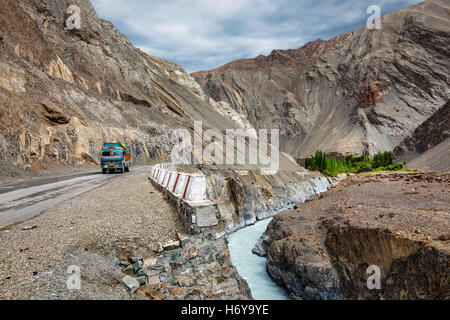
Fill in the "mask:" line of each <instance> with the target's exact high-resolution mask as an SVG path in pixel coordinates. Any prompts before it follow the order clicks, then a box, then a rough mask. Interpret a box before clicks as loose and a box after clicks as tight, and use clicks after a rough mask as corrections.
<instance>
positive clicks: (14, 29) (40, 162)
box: [0, 0, 244, 169]
mask: <svg viewBox="0 0 450 320" xmlns="http://www.w3.org/2000/svg"><path fill="white" fill-rule="evenodd" d="M73 4H75V5H78V6H79V8H80V10H81V11H80V18H81V29H79V30H78V29H73V30H69V29H67V28H66V20H67V19H68V18H69V16H70V14H68V13H67V9H68V7H69V6H70V5H73ZM0 25H1V26H2V27H1V30H0V37H1V39H2V44H1V46H0V161H3V162H6V163H8V164H10V165H17V166H21V167H31V168H36V169H39V168H42V167H48V166H51V165H53V164H55V163H60V164H64V165H78V164H83V163H91V162H96V161H97V160H98V156H99V154H98V152H99V148H100V146H101V143H102V142H103V141H104V140H121V141H126V142H128V143H129V144H130V145H132V148H133V155H134V157H135V159H134V160H135V161H147V160H149V159H156V158H157V159H163V160H164V159H165V158H167V155H168V154H169V152H170V148H171V143H170V137H169V133H170V130H171V129H172V128H177V127H185V128H186V127H187V128H191V127H192V120H194V119H196V120H202V121H203V122H204V125H205V126H207V127H212V128H218V129H224V128H237V127H242V126H244V125H243V121H244V120H243V119H241V118H240V117H239V116H236V115H235V114H231V113H230V112H225V111H224V108H225V109H226V106H225V107H224V105H223V104H218V103H213V105H210V104H208V103H207V102H206V101H205V100H208V99H209V98H206V97H205V95H204V94H203V92H202V89H201V88H200V86H199V85H198V84H197V83H196V82H195V81H194V79H193V78H191V77H190V76H189V75H187V74H186V73H185V72H184V70H183V69H182V68H181V67H179V66H178V65H176V64H174V63H172V62H170V61H166V60H161V59H157V58H154V57H151V56H149V55H147V54H145V53H143V52H142V51H140V50H139V49H137V48H135V47H133V45H132V44H131V43H130V41H129V40H128V39H127V38H126V37H125V36H124V35H123V34H121V33H120V32H119V31H118V30H117V29H115V28H114V26H113V25H112V24H111V23H109V22H107V21H104V20H101V19H99V18H98V17H97V15H96V13H95V11H94V9H93V7H92V5H91V4H90V2H89V1H88V0H79V1H67V0H63V1H61V0H58V1H56V0H44V1H38V0H24V1H14V0H1V1H0Z"/></svg>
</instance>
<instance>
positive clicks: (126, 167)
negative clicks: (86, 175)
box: [100, 142, 131, 174]
mask: <svg viewBox="0 0 450 320" xmlns="http://www.w3.org/2000/svg"><path fill="white" fill-rule="evenodd" d="M130 164H131V152H130V147H129V146H128V145H125V144H122V143H111V142H107V143H104V144H103V148H102V150H101V151H100V165H101V169H102V172H103V174H106V173H108V172H117V171H119V172H121V173H124V172H129V171H130Z"/></svg>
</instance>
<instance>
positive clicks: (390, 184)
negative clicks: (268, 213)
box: [255, 174, 450, 300]
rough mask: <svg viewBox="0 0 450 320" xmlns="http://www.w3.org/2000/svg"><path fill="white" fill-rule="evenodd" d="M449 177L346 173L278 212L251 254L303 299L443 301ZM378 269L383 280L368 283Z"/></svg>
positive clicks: (449, 249) (448, 290)
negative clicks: (334, 185) (262, 259)
mask: <svg viewBox="0 0 450 320" xmlns="http://www.w3.org/2000/svg"><path fill="white" fill-rule="evenodd" d="M448 182H449V177H448V175H447V176H433V175H421V174H411V175H387V176H374V177H370V178H367V177H365V178H364V177H358V176H356V177H352V178H349V179H348V180H346V181H344V182H342V183H341V184H340V185H338V186H337V188H335V189H333V190H331V191H329V192H327V193H325V194H322V195H320V196H317V197H316V198H313V199H311V200H310V201H308V202H307V203H305V204H299V205H298V206H297V209H296V210H295V211H290V212H285V213H281V214H279V215H277V216H276V217H275V218H274V220H273V221H272V222H271V223H270V225H269V227H268V229H267V232H266V234H265V235H264V236H263V238H262V239H261V240H260V243H259V244H258V245H257V247H256V248H255V252H256V253H258V254H260V255H266V256H267V270H268V272H269V274H270V275H271V276H272V277H273V278H274V280H275V281H277V282H278V283H279V284H280V285H283V286H285V287H286V288H287V289H288V290H289V291H290V292H291V293H293V294H294V295H295V296H296V297H298V298H301V299H323V300H329V299H448V298H449V297H450V279H449V274H450V273H449V271H450V266H449V253H450V246H449V236H450V235H449V234H448V230H449V228H450V225H449V220H448V214H449V211H448V195H447V193H448ZM369 266H377V267H378V268H379V269H380V271H381V274H380V281H381V286H380V288H379V289H376V290H373V288H369V287H368V285H367V280H368V278H369V276H370V275H371V274H372V273H371V274H367V270H368V268H369Z"/></svg>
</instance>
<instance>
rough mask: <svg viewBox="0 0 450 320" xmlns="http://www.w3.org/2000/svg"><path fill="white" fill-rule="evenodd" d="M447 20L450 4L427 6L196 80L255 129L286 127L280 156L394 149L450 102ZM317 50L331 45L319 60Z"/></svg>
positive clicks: (436, 0) (432, 1)
mask: <svg viewBox="0 0 450 320" xmlns="http://www.w3.org/2000/svg"><path fill="white" fill-rule="evenodd" d="M449 15H450V5H449V1H442V0H428V1H425V2H423V3H420V4H417V5H414V6H411V7H408V8H405V9H403V10H399V11H397V12H393V13H390V14H388V15H385V16H383V17H382V19H381V21H382V29H381V30H369V29H368V28H365V27H364V28H360V29H357V30H355V31H352V32H349V33H347V34H343V35H340V36H338V37H336V38H333V39H330V40H328V41H326V42H323V40H317V41H316V42H311V43H308V44H307V45H305V46H304V47H301V48H299V49H293V50H274V51H273V52H272V53H271V54H270V55H269V56H267V57H264V56H259V57H256V58H254V59H246V60H238V61H235V62H231V63H228V64H226V65H225V66H222V67H219V68H217V69H213V70H209V71H201V72H196V73H193V74H192V76H193V77H194V78H195V79H196V80H197V82H198V83H199V84H200V85H201V86H202V88H203V91H204V92H205V93H206V94H207V95H209V96H210V97H211V98H212V99H213V100H216V101H225V102H227V103H228V104H230V106H231V107H232V108H233V109H235V110H236V111H237V112H238V113H240V114H243V115H244V116H246V117H247V118H248V120H249V122H250V123H251V124H252V125H253V126H254V127H255V128H274V127H276V128H279V129H280V130H281V131H282V134H283V139H282V151H284V152H287V153H291V154H292V155H293V156H295V157H297V158H304V157H307V156H309V155H311V154H312V153H314V152H315V150H317V149H322V150H324V151H326V152H330V153H332V152H338V153H341V154H344V155H345V154H349V153H353V154H354V153H360V152H361V151H362V150H363V149H364V148H367V149H369V151H370V152H371V153H376V152H377V151H386V150H393V149H394V148H395V147H396V146H397V145H398V144H400V143H401V141H402V140H403V139H404V138H405V137H407V136H408V135H409V134H411V133H412V132H413V131H414V130H415V129H416V128H417V127H418V126H419V125H420V124H421V123H423V122H424V121H425V120H426V119H428V118H429V117H430V116H431V115H432V114H433V113H435V112H436V111H437V110H438V109H439V108H440V107H441V106H442V105H443V104H444V103H445V102H446V101H447V100H448V99H449V97H450V92H449V86H448V84H449V79H448V74H449V73H450V72H449V71H450V65H449V63H448V61H449V58H450V54H449V51H448V46H449V40H448V39H449V38H450V37H449V36H450V34H449V31H448V30H450V21H449V19H448V16H449ZM324 43H325V44H327V45H325V46H324ZM314 45H316V46H322V47H325V48H326V49H325V50H323V51H320V50H319V51H316V54H314V53H315V51H313V50H312V52H311V50H310V49H311V47H314ZM293 52H296V53H298V52H302V53H304V52H309V54H310V56H309V61H306V62H305V63H304V64H303V65H295V64H294V63H292V59H289V57H291V55H292V53H293ZM274 57H277V59H278V61H277V62H276V63H274V62H273V61H271V59H273V58H274ZM265 61H271V64H267V63H266V64H263V63H262V62H265ZM288 62H289V63H288ZM242 64H247V65H250V66H256V68H253V69H249V68H248V69H244V68H241V66H242Z"/></svg>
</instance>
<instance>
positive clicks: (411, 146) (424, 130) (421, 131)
mask: <svg viewBox="0 0 450 320" xmlns="http://www.w3.org/2000/svg"><path fill="white" fill-rule="evenodd" d="M449 137H450V101H447V103H446V104H444V105H443V106H442V107H441V108H440V109H439V110H438V111H436V113H434V114H433V115H432V116H431V117H430V118H429V119H427V120H426V121H425V122H424V123H422V124H421V125H420V126H419V127H417V129H416V130H414V132H413V133H412V134H411V135H409V136H408V137H406V138H405V139H404V140H403V141H402V143H401V144H400V145H399V146H398V147H396V148H395V150H394V155H395V157H397V158H398V159H399V160H401V161H404V160H408V161H410V160H412V159H414V158H416V157H417V156H419V155H421V154H423V153H425V152H427V151H428V150H430V149H432V148H433V147H435V146H436V145H438V144H440V143H441V142H443V141H444V140H445V139H447V138H449ZM436 150H437V149H436ZM446 153H447V155H450V150H446Z"/></svg>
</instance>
